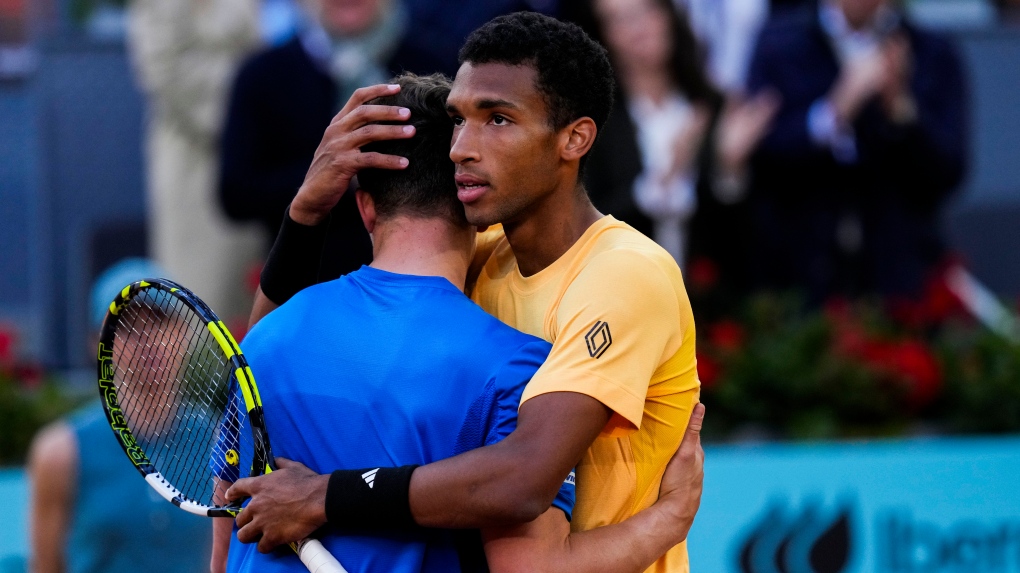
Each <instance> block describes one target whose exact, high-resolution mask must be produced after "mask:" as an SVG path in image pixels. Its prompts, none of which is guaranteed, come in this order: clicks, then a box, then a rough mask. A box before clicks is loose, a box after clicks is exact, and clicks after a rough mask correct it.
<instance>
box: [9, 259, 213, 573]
mask: <svg viewBox="0 0 1020 573" xmlns="http://www.w3.org/2000/svg"><path fill="white" fill-rule="evenodd" d="M156 276H165V273H164V272H163V271H162V270H161V269H159V268H158V267H156V266H155V265H153V264H152V263H151V262H149V261H146V260H144V259H126V260H124V261H121V262H120V263H118V264H116V265H114V266H113V267H111V268H110V269H108V270H106V271H105V272H103V274H101V275H100V276H99V278H97V279H96V283H95V285H94V286H93V288H92V293H91V299H90V300H91V307H92V308H91V317H92V322H91V324H92V327H93V332H94V336H93V337H92V339H91V344H92V345H91V348H90V353H91V354H93V355H94V354H95V349H96V346H95V345H96V344H98V340H99V336H98V332H99V328H100V327H101V326H102V321H103V318H104V317H105V315H106V309H107V308H108V307H109V305H110V301H112V300H113V298H114V296H116V294H117V292H118V291H120V289H122V288H123V287H124V286H125V285H127V284H129V283H130V282H132V281H135V280H138V279H142V278H149V277H156ZM28 475H29V479H30V481H31V501H30V512H31V513H30V531H31V551H32V556H31V564H30V571H31V572H32V573H64V572H67V573H85V572H90V573H91V572H95V573H99V572H105V571H147V570H158V571H166V572H181V573H184V572H189V573H190V572H193V571H203V570H207V569H208V567H209V546H210V541H211V539H212V527H211V525H210V523H209V520H208V519H204V518H202V517H199V516H196V515H191V514H188V513H186V512H184V511H181V510H180V509H178V508H176V507H174V506H173V505H172V504H170V503H169V502H167V501H166V500H165V499H163V498H162V497H161V496H160V495H159V494H158V493H157V492H156V491H155V490H153V489H152V488H151V487H150V486H149V485H148V484H147V483H146V482H145V480H143V479H142V477H141V475H140V474H139V473H138V471H137V470H135V468H134V467H133V466H132V465H131V462H130V460H128V459H127V456H125V455H124V451H123V449H121V447H120V444H119V443H118V442H117V439H116V438H115V437H114V436H113V433H112V432H111V431H110V424H109V422H107V420H106V414H105V413H104V411H103V407H102V405H101V404H100V403H99V401H98V400H97V401H94V402H91V403H90V404H89V405H88V406H85V407H84V408H82V409H81V410H79V411H78V412H76V413H74V414H72V415H71V416H69V417H68V418H67V419H65V420H60V421H58V422H55V423H53V424H51V425H49V426H47V427H45V428H43V429H42V430H40V431H39V434H38V435H37V436H36V437H35V439H34V440H33V443H32V447H31V451H30V453H29V462H28Z"/></svg>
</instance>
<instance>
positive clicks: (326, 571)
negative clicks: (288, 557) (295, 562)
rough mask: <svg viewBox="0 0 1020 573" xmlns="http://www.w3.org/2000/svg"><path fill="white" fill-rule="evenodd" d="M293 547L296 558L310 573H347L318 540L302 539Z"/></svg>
mask: <svg viewBox="0 0 1020 573" xmlns="http://www.w3.org/2000/svg"><path fill="white" fill-rule="evenodd" d="M294 545H295V547H294V551H296V552H297V554H298V558H299V559H301V562H302V563H304V564H305V567H307V568H308V570H309V571H310V572H311V573H347V570H346V569H344V567H343V565H340V562H339V561H337V560H336V558H335V557H333V555H332V554H331V553H330V552H329V551H327V550H326V548H325V547H323V546H322V542H321V541H319V540H318V539H303V540H301V541H298V542H297V543H295V544H294Z"/></svg>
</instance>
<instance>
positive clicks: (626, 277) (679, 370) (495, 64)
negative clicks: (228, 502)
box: [228, 13, 700, 572]
mask: <svg viewBox="0 0 1020 573" xmlns="http://www.w3.org/2000/svg"><path fill="white" fill-rule="evenodd" d="M461 62H462V65H461V68H460V70H459V71H458V73H457V77H456V79H455V81H454V83H453V89H452V91H451V93H450V96H449V98H448V111H449V114H450V117H451V118H452V120H453V122H454V126H455V127H454V136H453V141H452V145H451V151H450V158H451V159H452V160H453V162H454V164H455V166H456V167H455V169H456V180H457V184H458V189H459V195H458V196H459V198H460V199H461V201H462V202H463V203H464V207H465V212H466V215H467V218H468V220H469V221H470V222H471V223H472V224H474V225H478V226H479V227H482V228H484V227H491V226H493V225H498V224H501V227H496V228H490V229H489V230H488V231H486V232H485V233H482V234H480V235H479V239H478V244H477V251H476V256H475V261H476V263H477V264H476V265H475V269H474V271H475V272H477V279H476V282H475V284H474V287H473V290H472V293H471V294H472V298H473V299H474V300H475V301H476V302H477V303H478V304H479V305H481V306H482V307H483V308H484V309H485V310H487V311H488V312H490V313H492V314H494V315H495V316H497V317H499V318H500V319H501V320H503V321H504V322H506V323H507V324H509V325H511V326H513V327H515V328H517V329H519V330H522V331H524V332H526V333H529V334H533V335H536V336H539V337H542V338H544V339H546V340H549V341H550V342H552V344H553V348H552V351H551V353H550V355H549V358H548V360H547V361H546V362H545V364H544V365H543V366H542V367H541V369H540V370H539V371H538V373H537V374H536V375H535V377H534V378H533V379H532V380H531V382H530V383H529V385H528V387H527V389H526V390H525V393H524V397H523V399H522V404H521V407H520V411H519V418H518V427H517V430H515V431H514V432H513V434H511V435H510V436H509V437H508V438H506V439H505V440H504V441H502V442H500V443H499V444H495V445H493V446H488V447H485V448H480V449H477V450H473V451H470V452H467V453H465V454H462V455H460V456H456V457H454V458H449V459H447V460H443V461H440V462H436V463H433V464H429V465H426V466H421V467H416V468H382V469H380V470H379V472H378V473H377V474H376V479H375V481H374V486H373V487H372V488H367V487H366V488H358V487H356V484H357V483H358V478H357V476H355V475H354V474H353V473H351V472H355V473H358V475H360V470H339V471H337V472H334V474H333V475H332V476H319V475H315V474H313V473H311V472H310V471H308V470H307V469H306V468H303V467H300V466H297V465H291V464H284V465H286V466H287V467H286V468H284V469H283V470H280V471H277V472H274V473H272V474H270V475H268V476H264V477H261V478H254V479H253V480H241V481H239V482H237V483H236V484H235V485H234V486H233V488H232V489H231V490H230V492H228V496H229V497H232V498H233V497H242V496H252V497H253V500H252V502H251V503H250V504H249V506H248V509H246V510H245V511H244V512H242V513H241V515H240V516H239V518H238V525H239V527H240V530H239V532H238V537H239V538H240V539H241V540H242V541H245V542H254V541H258V542H259V549H260V550H269V549H271V548H272V547H275V546H276V545H279V544H281V543H284V542H288V541H293V540H297V539H300V538H302V537H304V536H306V535H308V534H309V533H311V532H312V531H313V530H314V529H316V528H317V527H319V526H321V525H323V524H324V523H325V522H326V515H327V513H328V514H329V515H330V524H331V525H336V526H340V527H355V528H361V527H362V526H364V525H365V523H366V520H368V519H375V520H378V521H377V522H374V523H372V524H371V525H372V526H375V527H385V526H386V525H387V524H388V523H397V524H404V525H407V524H417V525H420V526H426V527H443V528H475V527H490V526H493V525H501V524H513V523H523V522H528V521H531V520H533V519H535V518H537V517H538V516H540V515H541V514H542V513H543V512H545V511H546V510H547V509H548V508H549V504H550V502H551V500H552V498H553V496H554V495H555V493H556V491H557V489H558V487H559V484H560V483H562V481H563V479H564V476H566V475H567V474H568V473H569V472H570V470H571V469H572V468H573V467H575V466H576V476H577V504H576V507H575V513H574V520H573V522H572V523H571V529H573V530H589V529H592V528H595V527H598V526H600V525H607V524H613V523H619V522H621V521H624V520H625V519H626V518H627V517H629V516H631V515H634V514H635V513H637V512H638V511H640V510H642V509H644V508H646V507H649V506H650V505H651V504H652V503H653V502H654V501H655V500H656V498H657V496H658V494H659V482H660V480H661V478H662V475H663V472H664V471H665V468H666V465H667V463H668V462H669V461H670V458H671V456H672V455H673V453H674V452H675V451H676V450H677V447H678V446H679V445H680V442H681V440H682V438H683V435H684V430H685V428H686V426H687V422H688V419H689V418H690V415H691V412H692V409H693V408H694V406H695V405H696V404H697V402H698V396H699V389H700V384H699V381H698V378H697V371H696V362H695V329H694V321H693V317H692V313H691V306H690V302H689V300H688V297H687V294H686V291H685V289H684V285H683V280H682V278H681V274H680V270H679V268H678V267H677V265H676V262H675V261H674V260H673V259H672V257H670V255H669V254H667V253H666V252H665V251H664V250H663V249H661V248H660V247H659V246H657V245H656V244H655V243H654V242H653V241H651V240H650V239H648V238H647V237H645V236H643V235H641V234H640V233H638V232H637V231H635V230H634V229H633V228H631V227H630V226H628V225H626V224H624V223H621V222H619V221H617V220H616V219H614V218H613V217H612V216H603V215H602V214H600V213H599V212H598V211H597V210H596V209H595V208H594V207H593V206H592V204H591V202H590V201H589V199H588V197H587V194H586V192H585V191H584V188H583V186H582V185H581V183H580V180H579V173H580V170H581V169H582V167H583V163H584V158H585V156H586V155H587V153H588V151H589V150H590V149H591V147H592V145H593V144H594V142H595V138H596V135H597V133H598V128H599V127H600V126H601V125H602V123H603V122H604V121H605V120H606V118H607V117H608V114H609V110H610V108H611V107H612V95H613V89H614V88H613V80H612V77H613V74H612V71H611V68H610V65H609V62H608V59H607V58H606V54H605V51H604V50H603V49H602V48H601V47H599V46H598V45H597V44H595V43H594V42H592V41H591V40H590V39H589V38H588V37H587V36H585V35H584V33H583V32H581V31H580V29H578V28H577V27H575V26H572V25H568V24H564V23H562V22H559V21H557V20H554V19H552V18H548V17H545V16H540V15H537V14H525V13H519V14H514V15H511V16H508V17H502V18H497V19H496V20H493V21H492V22H490V23H488V24H486V25H485V26H483V27H482V28H480V29H478V30H476V31H475V32H474V33H473V34H472V35H471V36H470V37H469V38H468V40H467V42H466V44H465V46H464V48H463V49H462V51H461ZM395 89H397V88H395V87H392V86H390V87H387V86H375V87H373V88H368V89H363V90H359V92H358V93H356V94H355V95H354V96H353V97H352V100H351V102H349V103H348V105H347V106H346V107H345V108H344V110H342V111H341V112H340V113H339V114H338V115H337V117H336V118H335V119H334V121H333V123H332V125H331V126H330V127H329V128H328V129H327V131H326V134H325V136H324V138H323V142H322V144H321V145H320V147H319V150H318V151H317V152H316V156H315V159H314V160H313V163H312V166H311V168H310V169H309V173H308V175H307V177H306V179H305V183H304V185H303V186H302V188H301V190H300V191H299V192H298V194H297V196H296V198H295V199H294V201H293V203H292V204H291V207H290V212H289V219H288V221H287V222H286V223H285V226H284V229H283V230H281V237H280V238H279V239H278V241H277V246H276V247H274V254H273V258H275V259H277V260H276V261H274V260H272V258H271V260H270V262H269V263H268V264H267V271H266V272H265V273H264V274H263V277H262V287H261V291H260V294H259V295H258V299H257V300H256V306H255V310H254V311H253V320H257V319H258V318H260V317H261V316H263V315H264V314H266V313H267V312H269V311H270V310H272V309H273V308H275V306H277V305H278V304H282V303H283V302H284V301H285V300H286V298H287V297H289V296H290V295H291V294H293V292H296V289H297V288H300V287H302V286H307V285H304V284H297V285H286V284H282V283H285V282H287V280H288V279H293V277H295V276H298V275H304V276H308V273H307V269H303V270H302V269H295V268H294V264H295V263H294V262H293V261H290V262H285V263H281V261H280V259H281V257H283V258H285V257H287V256H291V255H294V251H295V249H294V248H293V247H288V246H287V245H286V242H287V239H285V236H286V235H287V234H288V233H290V234H291V237H292V239H293V236H294V235H295V233H298V234H305V235H308V234H314V231H310V230H309V229H312V228H314V227H315V226H321V225H322V224H323V221H325V220H326V219H327V217H328V214H329V211H330V210H331V209H332V207H333V206H334V205H335V204H336V203H337V201H338V200H339V198H340V196H341V195H342V194H343V192H344V190H345V189H346V186H347V182H348V181H350V180H351V178H352V177H353V176H354V175H355V174H356V172H357V171H358V170H360V169H365V168H385V169H400V168H402V167H403V166H405V165H406V161H403V160H402V159H401V158H398V157H393V156H384V155H379V154H376V153H363V152H361V151H360V148H361V147H362V146H364V145H365V144H367V143H370V142H371V141H377V140H381V139H395V138H400V137H410V136H411V135H412V134H413V131H405V128H404V127H401V126H400V125H378V122H391V123H393V122H400V121H401V120H406V119H407V116H406V115H402V112H403V111H404V110H398V109H396V108H386V107H384V106H370V105H360V104H362V103H364V102H367V101H369V100H371V99H372V98H374V97H378V96H382V95H388V94H390V93H393V91H392V90H395ZM388 90H390V91H388ZM288 225H289V226H291V227H292V230H291V231H288V230H287V226H288ZM296 227H303V228H302V229H298V230H297V231H294V229H293V228H296ZM313 254H314V255H315V256H313V257H311V258H310V259H309V257H308V255H307V253H305V254H303V255H301V256H300V257H299V256H296V255H295V256H294V257H293V258H295V259H297V258H304V259H305V261H306V263H307V261H308V260H312V261H316V260H317V259H318V256H317V253H313ZM311 276H313V277H314V272H313V273H312V274H311ZM472 278H473V277H472ZM281 285H282V286H281ZM290 291H293V292H290ZM352 335H354V336H356V333H352ZM338 431H342V428H338ZM345 472H347V473H351V475H347V473H345ZM341 484H343V485H341ZM341 515H349V516H350V517H349V520H347V519H344V520H343V522H342V523H337V522H336V521H339V520H338V519H337V518H336V516H341ZM690 517H691V519H693V514H692V515H691V516H690ZM688 527H689V524H688ZM660 533H661V532H660ZM682 537H686V532H684V534H683V536H682ZM676 541H678V542H679V541H680V539H677V540H676ZM648 570H649V571H656V572H686V571H688V570H689V565H688V559H687V548H686V542H683V543H680V544H678V545H676V546H675V547H673V548H672V549H670V550H669V551H668V552H666V554H665V555H663V556H662V557H661V558H660V559H658V560H657V561H655V563H654V564H652V565H651V567H650V568H649V569H648Z"/></svg>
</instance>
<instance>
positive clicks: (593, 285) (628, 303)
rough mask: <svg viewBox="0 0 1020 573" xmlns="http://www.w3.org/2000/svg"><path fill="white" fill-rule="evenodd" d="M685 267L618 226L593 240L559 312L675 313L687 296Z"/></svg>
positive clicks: (616, 224) (654, 246)
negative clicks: (598, 308)
mask: <svg viewBox="0 0 1020 573" xmlns="http://www.w3.org/2000/svg"><path fill="white" fill-rule="evenodd" d="M685 293H686V291H685V288H684V285H683V277H682V275H681V273H680V267H679V266H677V263H676V261H675V260H673V257H672V256H670V254H669V253H667V252H666V251H665V249H663V248H662V247H660V246H659V245H658V244H656V243H655V241H653V240H651V239H649V238H648V237H646V236H645V235H643V234H641V233H639V232H638V231H636V230H634V228H633V227H631V226H630V225H627V224H626V223H620V222H614V223H613V224H612V225H610V226H609V227H608V228H607V229H605V230H604V231H603V232H602V233H600V235H599V236H598V237H597V238H596V240H595V241H594V244H593V245H592V248H591V250H590V251H589V252H588V254H587V257H586V259H585V260H584V261H583V263H582V264H581V265H580V266H579V269H578V271H577V273H576V275H575V276H574V277H573V278H572V280H571V282H570V284H569V286H567V287H566V289H565V292H564V297H563V300H562V302H561V304H560V307H559V312H560V316H561V318H562V316H563V313H567V314H572V313H573V312H574V311H575V310H576V307H578V306H579V305H580V306H582V307H583V306H587V305H591V304H597V305H600V306H603V307H604V308H605V310H606V311H610V310H611V309H616V310H617V311H619V312H626V313H628V314H631V313H633V314H635V316H636V315H637V313H642V312H646V311H647V312H651V311H653V310H657V311H658V312H662V311H663V309H671V310H676V309H677V305H678V304H679V301H680V300H681V299H683V298H685V297H686V294H685Z"/></svg>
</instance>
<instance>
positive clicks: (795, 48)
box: [748, 0, 967, 302]
mask: <svg viewBox="0 0 1020 573" xmlns="http://www.w3.org/2000/svg"><path fill="white" fill-rule="evenodd" d="M748 82H749V85H748V87H749V91H750V92H752V93H754V92H757V91H759V90H763V89H766V88H767V89H772V90H775V91H776V92H778V94H779V95H780V97H781V107H780V109H779V112H778V115H777V117H776V121H775V124H774V126H773V128H772V129H771V131H770V132H769V133H768V135H767V136H766V137H765V139H764V141H763V142H762V145H761V147H760V149H759V150H758V153H757V154H756V156H755V158H754V162H753V183H752V197H753V200H754V203H755V226H756V228H755V232H756V236H755V240H754V241H753V244H754V245H755V246H756V247H757V248H758V256H757V257H756V261H757V262H758V264H759V268H758V271H759V272H758V275H759V278H760V280H761V282H762V284H764V285H766V286H773V287H799V288H803V289H805V290H806V291H807V292H808V293H809V295H810V297H811V299H812V300H813V301H814V302H819V301H821V300H822V299H824V298H825V297H827V296H829V295H831V294H833V293H844V294H860V293H871V292H874V293H880V294H884V295H892V296H912V295H916V294H917V293H918V292H919V290H920V289H921V287H922V284H923V282H924V278H925V275H926V273H927V272H928V271H929V270H930V269H932V268H933V266H934V265H935V264H936V263H937V262H938V261H939V260H940V258H941V257H942V255H943V245H942V242H941V240H940V236H939V232H938V227H937V219H938V215H939V213H940V211H941V207H942V205H943V203H944V201H945V199H946V197H947V196H948V195H949V194H950V193H951V192H952V191H953V189H955V188H956V186H957V185H958V184H959V183H960V180H961V179H962V177H963V174H964V170H965V163H966V148H967V146H966V139H967V126H966V118H965V111H966V109H967V102H966V99H967V98H966V90H965V87H964V77H963V74H962V71H961V68H960V62H959V59H958V57H957V56H956V52H955V50H954V49H953V47H952V46H951V45H950V44H949V43H948V42H947V41H946V40H944V39H942V38H940V37H938V36H936V35H935V34H932V33H929V32H926V31H923V30H919V29H917V28H916V27H914V26H913V25H911V24H910V22H909V21H907V20H906V19H905V18H904V16H903V14H902V13H900V12H899V11H897V10H896V9H895V8H894V7H893V3H892V2H890V1H889V0H823V1H821V2H820V3H819V5H818V6H817V7H814V8H810V9H804V10H800V11H796V12H792V13H789V14H787V15H785V16H783V17H780V18H777V19H775V20H773V21H771V22H770V23H769V24H768V25H767V26H766V28H765V29H764V30H763V32H762V35H761V37H760V40H759V43H758V46H757V49H756V53H755V55H754V57H753V59H752V63H751V69H750V72H749V79H748Z"/></svg>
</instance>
